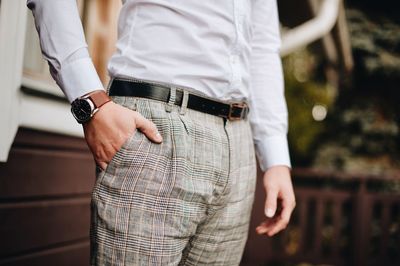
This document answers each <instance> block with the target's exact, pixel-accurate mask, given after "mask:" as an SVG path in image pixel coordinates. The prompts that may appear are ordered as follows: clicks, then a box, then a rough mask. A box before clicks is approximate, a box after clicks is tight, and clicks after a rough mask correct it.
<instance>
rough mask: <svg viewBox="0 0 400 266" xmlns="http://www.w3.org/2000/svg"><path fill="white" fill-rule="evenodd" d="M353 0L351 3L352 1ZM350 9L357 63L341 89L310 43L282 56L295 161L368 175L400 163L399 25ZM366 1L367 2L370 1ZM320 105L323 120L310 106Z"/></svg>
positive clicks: (394, 169) (390, 169) (366, 11)
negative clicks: (328, 75)
mask: <svg viewBox="0 0 400 266" xmlns="http://www.w3.org/2000/svg"><path fill="white" fill-rule="evenodd" d="M350 2H352V1H350ZM353 2H354V3H353V8H350V9H349V8H348V9H346V15H347V19H348V26H349V30H350V37H351V45H352V50H353V56H354V62H355V69H354V72H353V75H352V77H351V80H352V82H351V83H348V84H345V83H340V86H339V88H338V91H337V93H338V95H337V97H335V92H336V91H335V90H334V89H333V88H331V87H330V86H329V84H328V83H327V82H326V81H324V79H323V78H322V76H324V75H323V74H321V73H324V70H323V69H324V68H325V65H324V61H323V58H321V57H322V56H321V54H320V53H317V52H315V51H313V50H312V49H309V50H303V51H300V52H298V53H294V54H293V55H291V56H289V57H288V58H285V59H284V69H285V75H286V76H285V79H286V80H285V82H286V98H287V102H288V109H289V122H290V123H289V125H290V126H289V142H290V147H291V156H292V160H293V164H294V165H296V166H313V167H315V168H320V169H324V170H332V171H338V170H339V171H344V172H354V173H368V174H382V173H385V174H391V173H398V172H399V169H400V163H399V161H400V153H399V150H400V137H399V135H400V134H399V130H400V129H399V124H400V108H399V103H398V101H399V100H400V25H399V24H398V23H396V22H395V20H394V19H392V18H390V17H387V16H380V15H379V13H373V12H372V10H370V9H368V8H366V7H364V6H363V8H364V9H362V10H361V9H358V8H357V1H353ZM363 4H365V3H363ZM367 7H368V5H367ZM315 104H321V105H323V106H325V107H326V108H327V110H328V114H327V117H326V119H325V120H323V121H320V122H319V121H315V120H314V119H313V117H312V116H311V110H312V108H313V106H314V105H315Z"/></svg>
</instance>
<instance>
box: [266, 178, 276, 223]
mask: <svg viewBox="0 0 400 266" xmlns="http://www.w3.org/2000/svg"><path fill="white" fill-rule="evenodd" d="M266 194H267V199H266V200H265V210H264V212H265V216H267V217H269V218H271V217H273V216H274V215H275V212H276V203H277V200H278V189H276V188H274V187H272V186H269V187H268V188H267V192H266Z"/></svg>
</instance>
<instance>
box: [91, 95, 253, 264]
mask: <svg viewBox="0 0 400 266" xmlns="http://www.w3.org/2000/svg"><path fill="white" fill-rule="evenodd" d="M113 100H114V101H115V102H117V103H119V104H121V105H123V106H125V107H128V108H131V109H134V110H136V111H138V112H140V113H141V114H142V115H143V116H144V117H146V118H147V119H150V120H151V121H153V122H154V123H155V124H156V126H157V128H158V130H159V131H160V133H161V135H162V137H163V142H162V143H161V144H156V143H153V142H151V141H150V140H149V139H147V137H146V136H145V135H144V134H143V133H141V132H140V131H136V132H135V133H134V134H133V135H131V136H130V137H129V138H128V140H127V141H126V142H125V143H124V144H123V146H122V147H121V149H120V150H118V152H117V153H116V154H115V155H114V157H113V158H112V160H111V162H110V163H109V164H108V166H107V168H106V169H105V170H104V171H100V170H99V169H98V171H97V172H96V176H97V179H96V184H95V187H94V189H93V195H92V205H91V207H92V222H91V264H92V265H163V266H164V265H230V266H231V265H238V264H239V262H240V259H241V256H242V253H243V249H244V245H245V242H246V240H247V234H248V229H249V228H248V226H249V220H250V213H251V208H252V204H253V200H254V191H255V181H256V180H255V178H256V168H255V157H254V148H253V142H252V137H251V130H250V126H249V123H248V121H246V120H240V121H226V123H224V120H223V119H222V118H220V117H216V116H213V115H209V114H205V113H201V112H197V111H194V110H191V109H187V110H186V112H185V113H184V114H180V113H179V110H180V107H178V106H174V107H173V108H172V110H171V111H170V112H168V111H166V103H162V102H158V101H154V100H149V99H140V98H133V97H120V96H115V97H113Z"/></svg>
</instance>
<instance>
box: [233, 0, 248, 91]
mask: <svg viewBox="0 0 400 266" xmlns="http://www.w3.org/2000/svg"><path fill="white" fill-rule="evenodd" d="M243 1H244V0H233V18H234V26H235V35H236V36H235V39H234V43H233V45H232V51H231V55H230V64H231V68H232V80H231V86H232V88H233V89H238V88H239V87H240V86H241V84H242V72H241V65H240V54H241V52H242V50H243V49H242V46H243V43H244V41H245V40H244V36H243V23H244V13H243V12H244V11H243V10H244V8H243V6H242V5H243Z"/></svg>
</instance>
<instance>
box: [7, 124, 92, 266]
mask: <svg viewBox="0 0 400 266" xmlns="http://www.w3.org/2000/svg"><path fill="white" fill-rule="evenodd" d="M94 173H95V166H94V162H93V159H92V155H91V153H90V151H89V149H88V148H87V146H86V144H85V140H84V139H81V138H75V137H68V136H63V135H58V134H53V133H45V132H40V131H35V130H30V129H26V128H21V129H19V130H18V133H17V136H16V138H15V141H14V143H13V146H12V148H11V152H10V156H9V160H8V162H7V163H0V218H1V221H2V222H1V227H0V237H1V241H0V265H88V264H89V224H90V194H91V190H92V187H93V184H94V180H95V175H94Z"/></svg>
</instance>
